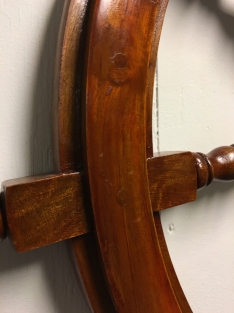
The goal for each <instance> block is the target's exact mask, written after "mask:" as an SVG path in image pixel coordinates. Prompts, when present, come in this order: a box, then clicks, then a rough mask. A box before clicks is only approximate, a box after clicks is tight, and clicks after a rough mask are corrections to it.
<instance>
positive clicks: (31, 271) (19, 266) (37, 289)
mask: <svg viewBox="0 0 234 313" xmlns="http://www.w3.org/2000/svg"><path fill="white" fill-rule="evenodd" d="M64 2H65V1H64V0H59V1H56V2H55V5H54V8H53V10H52V12H51V14H50V18H49V21H48V25H46V27H45V36H44V41H43V42H42V44H41V53H40V59H39V61H38V66H37V73H36V78H35V84H34V89H33V90H32V96H31V98H32V107H33V110H32V111H33V116H31V117H29V118H31V123H32V127H31V129H32V132H31V134H29V137H30V138H29V142H30V143H31V147H30V151H31V155H30V160H31V174H32V175H33V174H36V173H43V172H51V171H53V165H52V148H51V146H52V144H51V142H52V140H51V105H52V89H53V76H54V63H55V55H56V44H57V36H58V30H59V24H60V20H61V15H62V9H63V5H64ZM0 255H1V262H0V277H1V279H3V280H4V279H6V281H7V277H10V276H11V275H14V277H15V280H16V281H17V284H18V281H20V283H22V285H25V282H27V283H28V282H29V281H30V282H31V283H30V286H31V287H30V288H29V289H30V294H28V295H25V297H24V296H23V298H25V299H27V297H28V299H29V302H30V301H32V303H33V302H34V301H33V300H32V298H31V297H32V296H33V299H34V297H35V299H36V298H37V293H42V290H41V289H44V290H43V295H42V297H43V298H44V300H45V301H46V302H49V303H51V304H50V305H52V307H53V312H54V313H65V312H70V313H77V312H89V310H88V308H87V305H86V303H85V300H84V297H83V295H82V292H81V290H80V287H79V284H78V282H77V279H76V277H75V274H74V272H73V268H72V265H71V262H70V260H69V256H68V253H67V249H66V244H65V243H64V242H62V243H58V244H54V245H51V246H47V247H43V248H40V249H37V250H34V251H29V252H24V253H20V254H18V253H16V252H15V251H14V250H13V248H12V246H11V245H10V242H9V240H8V239H7V240H5V241H4V242H3V243H1V246H0ZM35 273H36V274H35ZM31 275H32V278H29V276H31ZM35 275H36V276H35ZM35 277H36V279H38V280H42V281H41V282H38V281H35ZM24 279H25V282H24ZM30 279H31V280H30ZM7 288H8V287H7ZM11 289H12V288H11ZM13 290H14V288H13ZM16 299H18V300H19V301H20V299H22V297H21V296H19V295H17V296H16ZM35 299H34V300H35ZM26 302H27V300H26ZM32 305H33V304H32ZM26 306H27V304H26ZM42 307H43V306H42ZM38 310H39V311H40V309H38ZM39 311H38V312H39ZM51 312H52V311H51Z"/></svg>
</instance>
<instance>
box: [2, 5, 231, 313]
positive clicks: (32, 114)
mask: <svg viewBox="0 0 234 313" xmlns="http://www.w3.org/2000/svg"><path fill="white" fill-rule="evenodd" d="M63 2H64V1H63V0H50V1H47V0H34V1H30V0H1V1H0V47H1V48H0V49H1V53H0V99H1V105H0V156H1V162H0V180H1V181H3V180H6V179H10V178H15V177H21V176H26V175H32V174H36V173H43V172H48V171H52V170H53V166H52V152H51V137H50V127H51V125H50V120H51V111H50V105H51V95H52V81H53V72H54V57H55V46H56V39H57V34H58V27H59V21H60V17H61V11H62V6H63ZM233 30H234V4H233V1H232V0H200V1H198V0H171V2H170V4H169V7H168V12H167V16H166V20H165V24H164V30H163V36H162V41H161V45H160V52H159V59H158V82H157V84H158V88H157V92H155V106H156V108H157V109H156V110H155V116H154V123H155V125H156V126H155V129H154V132H155V150H157V149H159V150H161V151H162V150H191V151H202V152H208V151H209V150H211V149H212V148H214V147H216V146H219V145H224V144H231V143H233V142H234V139H233V137H234V136H232V135H233V131H232V125H233V117H232V113H234V112H233V103H234V101H233V100H234V87H233V83H234V71H233V68H234V58H233V53H234V31H233ZM155 89H156V86H155ZM157 116H158V118H157ZM157 132H158V136H157ZM233 195H234V185H232V184H224V185H222V184H218V183H215V184H213V185H212V186H210V187H208V188H207V189H206V190H204V191H201V192H199V194H198V200H197V201H196V202H194V203H192V204H189V205H183V206H181V207H176V208H172V209H169V210H167V211H164V212H163V213H162V214H161V216H162V222H163V227H164V231H165V236H166V239H167V243H168V246H169V250H170V254H171V256H172V260H173V263H174V266H175V268H176V271H177V273H178V276H179V279H180V281H181V284H182V287H183V289H184V290H185V293H186V296H187V298H188V300H189V302H190V304H191V307H192V309H193V311H194V313H204V312H205V313H207V312H208V313H209V312H212V313H221V312H225V313H233V312H234V298H233V292H234V271H233V264H234V227H233V221H234V210H233V200H234V196H233ZM0 312H1V313H12V312H18V313H21V312H30V313H39V312H40V313H41V312H43V313H75V312H76V313H77V312H79V313H88V312H89V309H88V306H87V304H86V302H85V300H84V297H83V295H82V291H81V288H80V286H79V283H78V282H77V281H76V279H75V276H74V272H73V269H72V266H71V262H70V260H69V256H68V253H67V248H66V244H65V243H59V244H55V245H52V246H48V247H44V248H41V249H38V250H35V251H30V252H25V253H22V254H17V253H16V252H14V250H13V249H12V247H11V245H10V242H9V241H8V240H5V241H4V242H3V243H0ZM165 313H166V312H165Z"/></svg>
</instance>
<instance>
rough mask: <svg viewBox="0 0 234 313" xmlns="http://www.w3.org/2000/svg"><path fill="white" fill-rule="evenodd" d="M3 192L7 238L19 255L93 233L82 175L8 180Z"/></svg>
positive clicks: (4, 184)
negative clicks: (85, 205) (89, 232)
mask: <svg viewBox="0 0 234 313" xmlns="http://www.w3.org/2000/svg"><path fill="white" fill-rule="evenodd" d="M3 189H4V198H5V208H6V210H5V215H6V220H7V226H8V236H9V237H10V238H11V241H12V243H13V245H14V247H15V249H16V250H17V251H18V252H22V251H26V250H31V249H35V248H38V247H41V246H44V245H48V244H51V243H54V242H58V241H61V240H65V239H69V238H72V237H75V236H78V235H82V234H85V233H87V232H88V231H89V230H90V226H89V223H88V218H87V216H86V211H85V209H84V200H83V199H84V197H83V187H82V178H81V174H80V173H72V174H66V175H65V174H64V175H62V174H60V175H48V176H47V175H41V176H32V177H25V178H21V179H16V180H9V181H5V182H4V183H3Z"/></svg>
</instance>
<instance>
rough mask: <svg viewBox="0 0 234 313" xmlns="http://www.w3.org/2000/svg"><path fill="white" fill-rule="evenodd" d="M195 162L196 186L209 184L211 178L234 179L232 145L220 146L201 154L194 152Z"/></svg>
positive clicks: (220, 179)
mask: <svg viewBox="0 0 234 313" xmlns="http://www.w3.org/2000/svg"><path fill="white" fill-rule="evenodd" d="M194 157H195V159H196V163H197V188H198V189H202V188H203V187H205V186H208V185H210V183H211V182H212V181H213V180H218V181H223V182H226V181H233V180H234V147H233V146H222V147H219V148H216V149H214V150H212V151H211V152H209V153H208V154H203V153H201V152H198V153H194Z"/></svg>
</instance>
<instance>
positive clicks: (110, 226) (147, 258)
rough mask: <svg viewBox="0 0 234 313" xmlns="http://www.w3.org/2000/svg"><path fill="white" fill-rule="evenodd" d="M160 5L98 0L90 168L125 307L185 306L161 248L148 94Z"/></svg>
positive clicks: (117, 296) (92, 43) (89, 105)
mask: <svg viewBox="0 0 234 313" xmlns="http://www.w3.org/2000/svg"><path fill="white" fill-rule="evenodd" d="M157 4H158V2H153V1H151V2H148V1H141V2H138V3H136V2H135V1H121V0H119V1H114V2H113V1H102V0H101V1H97V2H96V3H95V5H94V11H93V12H94V13H93V16H92V25H91V30H90V40H89V43H88V47H89V51H88V64H87V76H86V93H85V94H86V99H85V101H86V103H85V104H86V128H85V130H86V146H87V171H88V179H89V184H90V193H91V199H92V207H93V214H94V221H95V229H96V234H97V240H98V244H99V249H100V253H101V257H102V262H103V268H104V272H105V275H106V278H107V282H108V286H109V289H110V290H111V294H112V297H113V299H114V302H115V305H116V308H117V312H119V313H124V312H128V313H130V312H134V313H135V312H139V313H143V312H168V313H170V312H173V313H176V312H181V309H180V306H179V304H178V301H177V298H176V296H175V293H174V290H173V287H172V285H171V284H170V278H169V277H168V275H167V271H166V270H165V264H164V262H163V259H162V256H161V249H160V248H159V242H158V238H157V233H156V229H155V225H154V220H153V215H152V208H151V202H150V194H149V187H148V177H147V166H146V152H145V147H146V127H145V112H146V97H145V95H146V90H147V74H148V65H149V60H150V49H151V43H152V36H153V30H154V25H155V20H156V19H157V18H158V5H157ZM136 27H138V30H139V31H137V32H133V29H135V28H136ZM146 242H147V245H146Z"/></svg>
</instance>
